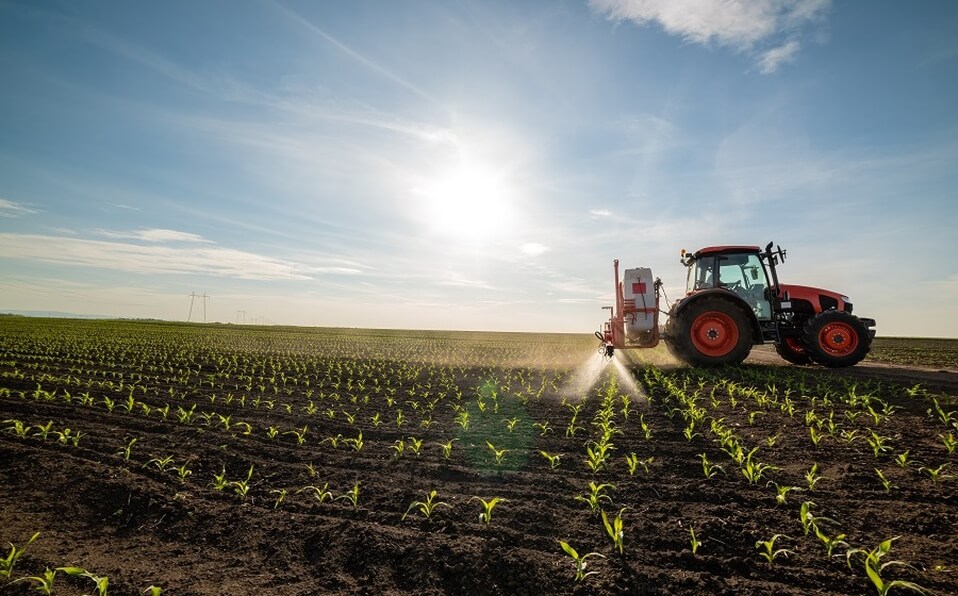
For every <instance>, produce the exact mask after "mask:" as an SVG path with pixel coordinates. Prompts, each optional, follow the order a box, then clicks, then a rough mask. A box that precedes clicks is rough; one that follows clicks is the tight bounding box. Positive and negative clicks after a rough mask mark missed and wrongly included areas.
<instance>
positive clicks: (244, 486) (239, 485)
mask: <svg viewBox="0 0 958 596" xmlns="http://www.w3.org/2000/svg"><path fill="white" fill-rule="evenodd" d="M252 477H253V464H250V467H249V472H247V473H246V479H245V480H234V481H233V482H230V486H232V487H233V492H235V493H236V494H238V495H239V496H241V497H243V498H244V499H245V498H246V495H247V494H248V493H249V489H250V484H249V481H250V479H251V478H252Z"/></svg>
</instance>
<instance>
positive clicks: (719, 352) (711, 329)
mask: <svg viewBox="0 0 958 596" xmlns="http://www.w3.org/2000/svg"><path fill="white" fill-rule="evenodd" d="M691 335H692V345H694V346H695V349H696V350H698V351H699V352H700V353H702V354H705V355H706V356H712V357H716V358H717V357H721V356H725V355H726V354H728V353H729V352H731V351H732V350H734V349H735V346H736V345H737V344H738V325H736V324H735V319H733V318H732V317H730V316H728V315H727V314H725V313H724V312H719V311H716V310H713V311H709V312H705V313H702V314H700V315H699V316H697V317H696V318H695V320H694V321H693V322H692V334H691Z"/></svg>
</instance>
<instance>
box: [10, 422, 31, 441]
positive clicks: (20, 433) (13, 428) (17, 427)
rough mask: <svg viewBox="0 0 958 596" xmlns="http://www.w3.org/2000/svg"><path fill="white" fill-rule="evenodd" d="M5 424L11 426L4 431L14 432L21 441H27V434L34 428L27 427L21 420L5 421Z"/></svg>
mask: <svg viewBox="0 0 958 596" xmlns="http://www.w3.org/2000/svg"><path fill="white" fill-rule="evenodd" d="M3 423H4V424H10V426H8V427H7V428H5V429H3V430H5V431H7V432H12V433H13V434H14V435H16V437H17V438H19V439H26V438H27V433H28V432H30V429H31V428H32V427H30V426H26V425H24V424H23V422H22V421H20V420H13V419H7V420H4V421H3Z"/></svg>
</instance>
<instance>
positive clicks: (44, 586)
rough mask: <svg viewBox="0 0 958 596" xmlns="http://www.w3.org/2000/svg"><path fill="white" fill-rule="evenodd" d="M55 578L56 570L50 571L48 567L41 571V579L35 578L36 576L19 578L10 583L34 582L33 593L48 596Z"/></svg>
mask: <svg viewBox="0 0 958 596" xmlns="http://www.w3.org/2000/svg"><path fill="white" fill-rule="evenodd" d="M56 576H57V570H56V569H50V568H49V567H47V568H46V569H45V570H44V571H43V576H42V577H41V576H36V575H34V576H30V577H21V578H19V579H15V580H13V582H12V583H14V584H15V583H18V582H28V581H29V582H34V583H36V585H35V586H33V590H34V591H35V592H40V593H41V594H47V595H49V594H52V593H53V580H54V579H55V578H56Z"/></svg>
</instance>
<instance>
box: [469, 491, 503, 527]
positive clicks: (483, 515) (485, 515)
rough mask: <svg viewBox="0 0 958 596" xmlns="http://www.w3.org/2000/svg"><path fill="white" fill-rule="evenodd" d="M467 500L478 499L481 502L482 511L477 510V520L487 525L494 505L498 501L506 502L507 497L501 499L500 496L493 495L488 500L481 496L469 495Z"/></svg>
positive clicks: (490, 519)
mask: <svg viewBox="0 0 958 596" xmlns="http://www.w3.org/2000/svg"><path fill="white" fill-rule="evenodd" d="M469 500H470V501H479V503H480V504H482V511H480V512H479V521H481V522H483V523H485V524H486V525H489V523H490V522H491V521H492V510H493V509H494V508H495V507H496V505H498V504H499V503H506V502H508V499H503V498H501V497H493V498H491V499H489V500H488V501H487V500H485V499H483V498H482V497H471V498H470V499H469Z"/></svg>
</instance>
